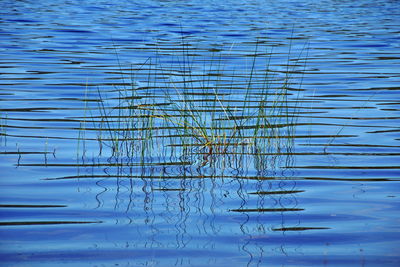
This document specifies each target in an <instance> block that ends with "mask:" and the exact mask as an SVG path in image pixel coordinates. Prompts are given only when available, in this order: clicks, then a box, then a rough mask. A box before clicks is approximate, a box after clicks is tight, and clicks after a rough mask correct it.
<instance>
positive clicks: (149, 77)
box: [85, 42, 298, 169]
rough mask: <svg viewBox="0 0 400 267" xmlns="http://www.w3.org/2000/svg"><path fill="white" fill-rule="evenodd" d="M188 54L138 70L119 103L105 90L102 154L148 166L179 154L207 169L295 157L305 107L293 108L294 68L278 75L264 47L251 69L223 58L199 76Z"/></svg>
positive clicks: (250, 60)
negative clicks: (244, 158)
mask: <svg viewBox="0 0 400 267" xmlns="http://www.w3.org/2000/svg"><path fill="white" fill-rule="evenodd" d="M182 48H183V49H182V55H181V57H180V59H179V60H176V61H175V62H177V63H175V64H177V66H176V65H173V64H172V63H171V65H170V66H166V65H165V64H163V63H160V62H159V58H156V59H155V60H153V59H151V58H149V59H148V60H147V61H146V62H145V63H144V64H142V65H140V66H131V69H130V79H131V81H130V86H125V85H124V86H123V88H117V87H115V88H114V90H112V91H109V92H108V93H112V94H114V95H115V94H116V96H114V97H108V96H107V95H106V94H105V93H104V92H102V91H101V90H100V89H97V95H98V98H99V101H98V114H97V115H95V116H94V115H93V114H91V117H92V120H93V124H94V128H96V129H98V134H97V138H96V139H97V140H98V143H99V148H100V153H102V150H103V147H108V148H109V149H110V153H111V157H112V158H114V159H116V160H117V161H118V160H122V159H125V160H126V161H132V160H138V161H140V162H141V163H145V162H148V161H151V160H152V159H153V158H157V157H166V156H168V154H171V155H170V156H171V157H172V155H176V156H177V157H178V158H181V159H185V160H189V162H192V163H195V162H198V163H199V164H200V165H201V166H204V165H206V164H208V163H212V162H214V161H215V160H216V159H217V158H218V157H219V156H226V155H241V154H252V155H256V156H257V157H256V160H255V164H256V165H259V166H258V167H259V168H264V167H265V166H262V165H263V164H267V163H266V162H265V160H264V159H263V158H262V155H265V154H266V153H268V152H270V153H280V152H282V150H283V149H286V150H288V149H290V147H291V146H292V143H291V139H293V136H294V130H295V129H294V125H295V118H296V116H295V109H296V107H297V104H298V102H297V101H296V100H294V104H293V103H292V106H289V103H290V102H291V100H289V98H288V96H289V95H291V92H290V91H289V89H290V80H291V78H292V77H291V75H290V71H289V67H288V69H287V71H286V74H285V76H284V77H283V78H281V79H279V78H278V77H277V76H278V75H277V74H276V73H275V72H273V71H271V69H270V59H271V55H272V53H267V52H266V51H264V52H263V53H261V52H260V51H259V50H260V49H259V47H258V42H257V44H256V48H255V51H254V53H253V54H252V55H249V56H248V57H247V58H246V63H245V64H243V66H245V67H244V68H241V69H240V70H231V71H230V72H228V71H226V70H225V68H226V66H225V65H224V61H223V56H222V54H219V55H215V54H213V55H212V56H211V57H210V58H211V60H210V61H209V65H208V66H206V65H204V64H205V63H204V64H203V66H202V67H201V68H199V67H198V66H195V63H196V59H195V57H194V56H190V55H189V52H188V49H187V44H182ZM259 61H262V62H259ZM287 64H289V63H287ZM120 68H121V66H120ZM199 69H200V71H199ZM121 72H123V70H122V68H121ZM143 72H144V73H145V74H146V75H143V74H142V73H143ZM122 79H123V80H124V79H125V78H124V77H123V78H122ZM137 79H145V80H146V83H145V84H143V83H142V84H138V83H137ZM124 84H126V83H125V81H124ZM85 110H86V108H85ZM283 140H284V141H283ZM258 167H257V166H256V168H257V169H258Z"/></svg>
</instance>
